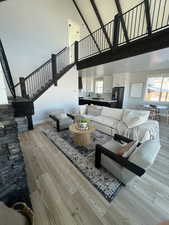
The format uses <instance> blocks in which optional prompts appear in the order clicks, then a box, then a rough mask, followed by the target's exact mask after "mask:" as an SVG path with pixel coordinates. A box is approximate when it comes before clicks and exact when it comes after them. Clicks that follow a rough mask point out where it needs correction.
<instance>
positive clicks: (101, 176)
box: [42, 127, 122, 202]
mask: <svg viewBox="0 0 169 225" xmlns="http://www.w3.org/2000/svg"><path fill="white" fill-rule="evenodd" d="M42 132H43V133H44V134H45V135H46V136H47V137H48V138H49V139H50V140H51V141H52V142H53V143H54V144H55V145H56V146H57V148H58V149H59V150H60V151H62V152H63V153H64V155H65V156H66V157H67V158H68V159H69V160H70V161H71V162H72V163H73V165H74V166H75V167H76V168H78V169H79V170H80V172H81V173H82V174H83V175H84V176H85V177H86V178H87V179H88V180H89V181H90V183H92V184H93V185H94V187H95V188H96V189H97V190H98V191H99V192H100V193H101V194H102V195H103V196H104V197H105V199H106V200H108V201H109V202H111V201H112V200H113V198H114V197H115V196H116V194H117V192H118V191H119V190H120V188H121V186H122V183H121V182H120V181H119V180H117V179H116V178H115V177H114V176H113V175H112V174H110V173H109V172H108V171H107V170H106V169H104V168H100V169H99V170H98V169H97V168H95V165H94V160H95V146H96V144H101V145H103V144H105V143H106V142H107V141H109V140H111V139H112V137H111V136H109V135H106V134H104V133H102V132H100V131H96V132H95V133H93V134H92V144H91V145H89V146H87V147H80V146H78V145H76V144H74V142H73V134H72V133H71V132H70V131H69V130H64V131H61V132H59V133H58V132H57V131H56V129H55V128H53V127H51V128H48V129H45V130H44V129H43V130H42Z"/></svg>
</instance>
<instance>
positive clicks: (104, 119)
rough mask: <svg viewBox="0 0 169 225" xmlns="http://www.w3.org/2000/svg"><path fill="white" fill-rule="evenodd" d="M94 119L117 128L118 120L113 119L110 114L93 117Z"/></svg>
mask: <svg viewBox="0 0 169 225" xmlns="http://www.w3.org/2000/svg"><path fill="white" fill-rule="evenodd" d="M93 120H94V121H96V122H98V123H101V124H103V125H105V126H108V127H112V128H114V129H116V128H117V124H118V122H119V121H118V120H115V119H113V118H112V117H109V116H97V117H95V118H94V119H93Z"/></svg>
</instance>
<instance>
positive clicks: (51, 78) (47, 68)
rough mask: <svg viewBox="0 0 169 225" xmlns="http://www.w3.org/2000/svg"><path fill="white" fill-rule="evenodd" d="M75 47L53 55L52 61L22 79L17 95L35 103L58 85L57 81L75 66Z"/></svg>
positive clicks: (17, 85) (16, 89)
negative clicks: (52, 87) (53, 86)
mask: <svg viewBox="0 0 169 225" xmlns="http://www.w3.org/2000/svg"><path fill="white" fill-rule="evenodd" d="M74 46H75V45H74V44H73V45H72V46H70V47H67V48H64V49H63V50H62V51H60V52H59V53H57V54H52V56H51V59H49V60H48V61H47V62H45V63H44V64H43V65H41V66H40V67H39V68H37V69H36V70H35V71H33V72H32V73H31V74H29V75H28V76H27V77H25V78H24V77H20V82H19V83H18V84H16V85H15V92H16V95H17V96H21V97H23V98H28V99H30V100H31V101H32V102H34V101H35V100H36V99H38V98H39V97H40V96H41V95H42V94H43V93H44V92H45V91H46V90H47V89H48V88H50V87H51V86H52V85H53V84H54V85H57V81H58V80H59V79H60V78H61V77H62V76H63V75H64V74H65V73H66V72H67V71H69V70H70V69H71V68H72V67H73V66H74V65H75V63H74Z"/></svg>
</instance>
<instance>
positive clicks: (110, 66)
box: [83, 48, 169, 75]
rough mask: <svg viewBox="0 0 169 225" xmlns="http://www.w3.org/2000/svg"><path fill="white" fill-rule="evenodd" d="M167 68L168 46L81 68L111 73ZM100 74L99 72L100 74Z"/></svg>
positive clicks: (168, 65)
mask: <svg viewBox="0 0 169 225" xmlns="http://www.w3.org/2000/svg"><path fill="white" fill-rule="evenodd" d="M157 70H169V48H165V49H161V50H158V51H154V52H150V53H146V54H143V55H139V56H134V57H131V58H127V59H122V60H119V61H115V62H111V63H107V64H104V65H101V66H96V67H91V68H88V69H85V70H83V72H85V74H88V75H90V74H94V73H95V74H96V75H97V74H98V75H99V74H100V71H102V74H104V75H111V74H113V73H126V72H127V73H134V72H150V71H157ZM100 75H101V74H100Z"/></svg>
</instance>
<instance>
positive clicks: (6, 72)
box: [0, 40, 16, 98]
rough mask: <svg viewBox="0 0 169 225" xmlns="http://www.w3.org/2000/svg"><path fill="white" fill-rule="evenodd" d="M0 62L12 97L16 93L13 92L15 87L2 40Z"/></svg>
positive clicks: (0, 43)
mask: <svg viewBox="0 0 169 225" xmlns="http://www.w3.org/2000/svg"><path fill="white" fill-rule="evenodd" d="M0 64H1V66H2V70H3V73H4V76H5V79H6V82H7V84H8V87H9V90H10V92H11V94H12V96H13V97H14V98H16V93H15V87H14V83H13V79H12V75H11V71H10V68H9V64H8V60H7V57H6V54H5V50H4V48H3V45H2V41H1V40H0Z"/></svg>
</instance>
